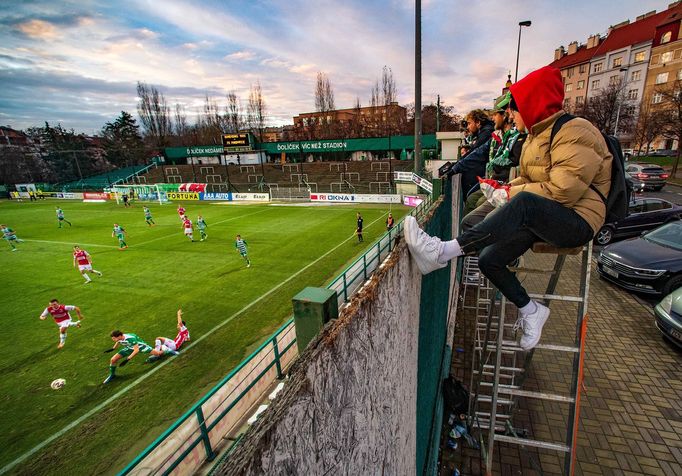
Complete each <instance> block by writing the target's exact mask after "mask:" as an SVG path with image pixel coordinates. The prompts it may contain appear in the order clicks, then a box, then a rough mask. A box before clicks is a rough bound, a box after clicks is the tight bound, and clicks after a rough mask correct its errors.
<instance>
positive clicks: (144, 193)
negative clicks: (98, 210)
mask: <svg viewBox="0 0 682 476" xmlns="http://www.w3.org/2000/svg"><path fill="white" fill-rule="evenodd" d="M109 192H110V193H111V194H113V195H114V197H115V198H116V203H121V202H122V201H123V195H128V199H129V200H130V201H131V202H132V201H135V200H139V201H142V202H159V205H163V203H164V202H167V201H168V198H167V197H166V192H164V191H163V190H162V189H161V188H160V187H159V185H158V184H150V185H114V186H113V187H111V189H110V190H109Z"/></svg>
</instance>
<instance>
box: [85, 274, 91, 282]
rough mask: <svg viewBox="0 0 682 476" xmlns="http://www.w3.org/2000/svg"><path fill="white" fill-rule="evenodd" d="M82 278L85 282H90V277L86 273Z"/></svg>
mask: <svg viewBox="0 0 682 476" xmlns="http://www.w3.org/2000/svg"><path fill="white" fill-rule="evenodd" d="M83 277H84V278H85V280H86V281H90V276H88V273H83Z"/></svg>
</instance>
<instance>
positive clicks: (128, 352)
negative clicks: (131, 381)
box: [102, 330, 152, 383]
mask: <svg viewBox="0 0 682 476" xmlns="http://www.w3.org/2000/svg"><path fill="white" fill-rule="evenodd" d="M111 340H113V341H114V346H113V347H112V348H111V349H107V350H105V351H104V352H105V353H106V352H113V351H115V350H116V348H117V347H118V346H119V345H120V346H121V347H123V348H122V349H121V350H119V351H118V352H117V353H116V355H114V356H113V357H112V358H111V360H110V361H109V376H108V377H107V378H105V379H104V382H102V383H109V382H111V381H112V380H113V379H114V377H115V376H116V363H117V362H118V361H119V360H121V359H123V358H124V357H125V359H124V360H123V362H121V365H120V366H121V367H123V366H124V365H126V364H127V363H128V362H130V361H131V360H132V358H133V357H135V356H136V355H137V354H139V353H140V352H142V353H143V354H148V353H149V352H151V351H152V348H151V346H150V345H149V344H147V343H146V342H145V341H143V340H142V339H140V338H139V337H137V335H136V334H124V333H123V332H121V331H118V330H117V331H112V332H111Z"/></svg>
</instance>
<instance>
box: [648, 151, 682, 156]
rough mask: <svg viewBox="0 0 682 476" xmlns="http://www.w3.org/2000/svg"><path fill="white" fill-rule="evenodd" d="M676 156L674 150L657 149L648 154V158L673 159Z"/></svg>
mask: <svg viewBox="0 0 682 476" xmlns="http://www.w3.org/2000/svg"><path fill="white" fill-rule="evenodd" d="M676 155H677V151H676V150H672V149H658V150H655V151H653V152H651V153H650V154H649V157H674V156H676Z"/></svg>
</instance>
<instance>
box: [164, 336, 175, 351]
mask: <svg viewBox="0 0 682 476" xmlns="http://www.w3.org/2000/svg"><path fill="white" fill-rule="evenodd" d="M161 342H163V343H162V344H161V350H162V351H164V352H168V351H169V350H173V351H174V350H177V349H176V348H175V341H174V340H172V339H163V340H162V341H161Z"/></svg>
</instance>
